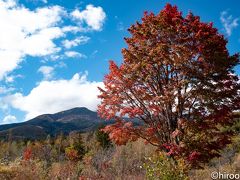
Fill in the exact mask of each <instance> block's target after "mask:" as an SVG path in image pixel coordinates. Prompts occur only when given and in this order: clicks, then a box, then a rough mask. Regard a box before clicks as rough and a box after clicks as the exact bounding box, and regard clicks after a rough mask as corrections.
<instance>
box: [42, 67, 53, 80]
mask: <svg viewBox="0 0 240 180" xmlns="http://www.w3.org/2000/svg"><path fill="white" fill-rule="evenodd" d="M38 72H40V73H42V74H43V78H44V79H45V80H49V79H52V78H53V76H54V68H53V67H51V66H41V67H40V68H39V69H38Z"/></svg>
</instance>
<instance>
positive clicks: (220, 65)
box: [98, 4, 240, 166]
mask: <svg viewBox="0 0 240 180" xmlns="http://www.w3.org/2000/svg"><path fill="white" fill-rule="evenodd" d="M129 32H130V33H131V37H129V38H125V40H126V42H127V45H128V47H127V48H125V49H122V54H123V63H122V64H121V65H120V66H117V65H116V64H115V63H114V62H113V61H110V67H109V69H110V72H109V74H108V75H106V76H105V79H104V85H105V87H104V88H99V89H100V91H101V94H100V96H99V97H100V98H101V104H100V105H99V107H98V113H99V114H100V116H101V117H102V118H105V119H115V120H116V123H115V124H112V125H109V126H107V127H105V128H104V131H105V132H107V133H109V135H110V138H111V139H112V140H113V141H115V143H117V144H120V145H121V144H126V143H127V142H128V141H134V140H137V139H138V138H143V139H145V140H146V141H147V142H149V143H151V144H152V145H155V146H157V147H158V148H159V149H160V150H164V151H165V152H166V153H167V154H168V155H169V156H171V157H174V158H178V157H181V158H184V160H185V161H186V162H187V163H188V164H190V165H192V166H199V165H200V164H202V163H206V162H208V161H209V159H211V158H213V157H216V156H219V151H220V150H221V149H223V148H224V147H225V146H226V145H227V144H229V143H230V142H231V133H230V132H227V131H222V130H221V128H222V127H223V126H226V125H230V124H231V123H232V122H233V120H234V118H235V117H234V116H236V115H235V114H234V111H237V110H239V109H240V108H239V107H240V93H239V90H240V85H239V83H238V81H239V79H238V77H237V75H235V74H234V67H235V66H236V65H237V64H239V55H238V54H235V55H230V54H229V52H228V50H227V48H226V44H227V40H226V39H225V38H224V36H223V35H221V34H219V33H218V31H217V29H216V28H214V27H213V24H212V23H204V22H201V21H200V17H198V16H194V15H193V14H192V13H189V14H188V15H187V16H186V17H183V16H182V13H181V12H180V11H179V10H178V9H177V7H176V6H171V5H170V4H167V5H166V6H165V8H164V9H163V10H162V11H160V13H159V14H157V15H154V14H153V13H147V12H146V13H145V14H144V17H143V18H142V22H141V23H139V22H137V23H136V24H134V25H132V26H131V27H130V28H129ZM124 117H129V118H132V119H138V120H139V121H141V122H142V125H141V126H134V125H133V123H132V122H129V121H124V120H123V119H124Z"/></svg>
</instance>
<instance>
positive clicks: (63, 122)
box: [0, 107, 113, 140]
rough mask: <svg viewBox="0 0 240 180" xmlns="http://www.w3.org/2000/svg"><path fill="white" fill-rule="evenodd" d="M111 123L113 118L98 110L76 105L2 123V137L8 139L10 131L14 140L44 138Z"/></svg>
mask: <svg viewBox="0 0 240 180" xmlns="http://www.w3.org/2000/svg"><path fill="white" fill-rule="evenodd" d="M109 123H113V120H110V121H105V120H103V119H101V118H100V117H99V116H98V114H97V112H94V111H91V110H89V109H87V108H86V107H75V108H72V109H69V110H64V111H60V112H57V113H54V114H42V115H39V116H37V117H35V118H33V119H30V120H28V121H25V122H21V123H13V124H4V125H0V139H5V140H6V139H8V138H9V137H10V135H9V133H11V138H12V139H13V140H20V139H21V140H22V139H29V140H36V139H43V138H45V137H46V136H47V135H50V136H56V135H58V134H60V133H63V134H68V133H70V132H71V131H79V132H88V131H92V130H95V129H97V128H98V127H99V126H101V125H106V124H109Z"/></svg>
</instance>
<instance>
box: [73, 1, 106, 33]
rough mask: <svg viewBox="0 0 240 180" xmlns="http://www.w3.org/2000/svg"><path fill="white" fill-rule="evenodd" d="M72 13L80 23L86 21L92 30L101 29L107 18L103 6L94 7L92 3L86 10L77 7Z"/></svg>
mask: <svg viewBox="0 0 240 180" xmlns="http://www.w3.org/2000/svg"><path fill="white" fill-rule="evenodd" d="M71 14H72V16H73V18H74V19H75V20H77V21H79V22H80V24H82V23H84V22H85V23H86V24H87V25H88V26H89V27H90V28H91V29H92V30H101V29H102V26H103V23H104V20H105V18H106V14H105V12H104V10H103V9H102V7H100V6H98V7H94V6H93V5H91V4H89V5H87V6H86V9H85V10H83V11H79V10H78V9H76V10H74V11H73V12H72V13H71Z"/></svg>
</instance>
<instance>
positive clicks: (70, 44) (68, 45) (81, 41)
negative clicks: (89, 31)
mask: <svg viewBox="0 0 240 180" xmlns="http://www.w3.org/2000/svg"><path fill="white" fill-rule="evenodd" d="M89 39H90V38H89V37H87V36H80V37H78V38H76V39H73V40H68V39H66V40H64V41H62V44H63V46H64V47H65V48H66V49H70V48H72V47H75V46H78V45H80V44H85V43H87V42H88V41H89Z"/></svg>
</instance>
